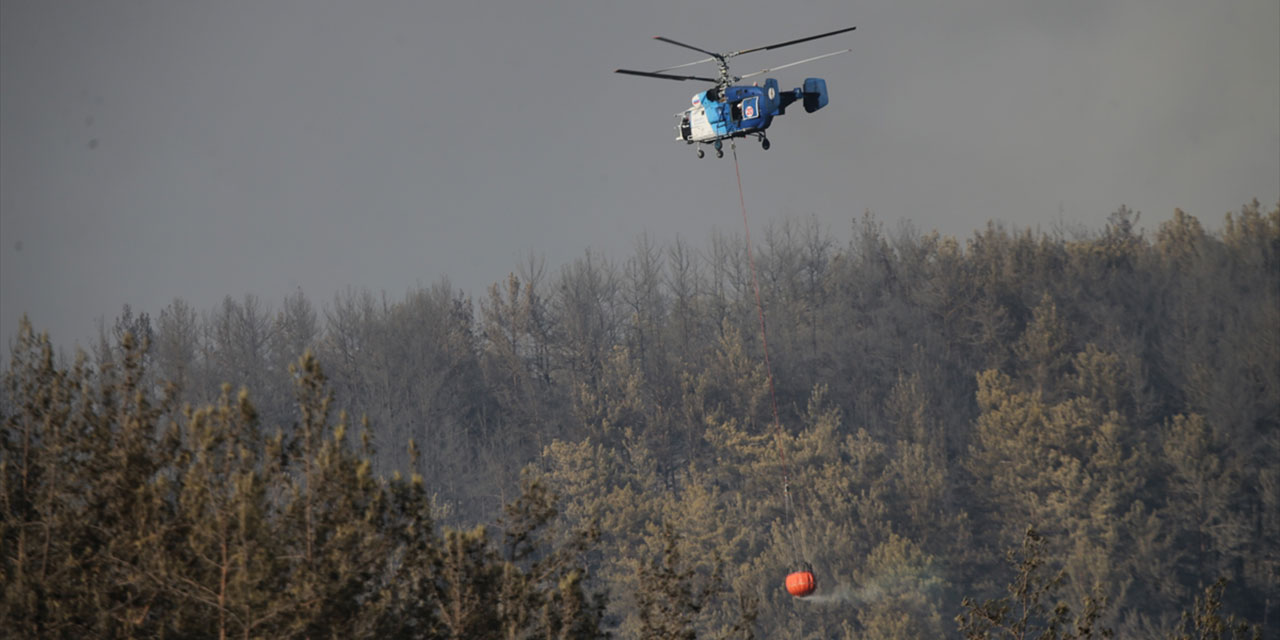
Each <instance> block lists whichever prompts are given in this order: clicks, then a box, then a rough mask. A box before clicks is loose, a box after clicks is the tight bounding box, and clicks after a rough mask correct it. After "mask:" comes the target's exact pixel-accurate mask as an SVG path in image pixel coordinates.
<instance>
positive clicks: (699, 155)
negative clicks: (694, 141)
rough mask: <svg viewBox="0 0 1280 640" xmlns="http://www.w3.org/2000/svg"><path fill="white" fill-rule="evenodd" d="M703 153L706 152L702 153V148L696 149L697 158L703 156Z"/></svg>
mask: <svg viewBox="0 0 1280 640" xmlns="http://www.w3.org/2000/svg"><path fill="white" fill-rule="evenodd" d="M705 155H707V154H705V153H703V152H702V149H698V157H699V158H701V157H702V156H705Z"/></svg>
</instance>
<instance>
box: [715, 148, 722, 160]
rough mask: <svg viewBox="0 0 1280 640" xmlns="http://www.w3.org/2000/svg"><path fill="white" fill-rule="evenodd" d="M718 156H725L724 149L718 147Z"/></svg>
mask: <svg viewBox="0 0 1280 640" xmlns="http://www.w3.org/2000/svg"><path fill="white" fill-rule="evenodd" d="M716 157H717V158H723V157H724V149H716Z"/></svg>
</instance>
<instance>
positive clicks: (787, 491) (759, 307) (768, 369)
mask: <svg viewBox="0 0 1280 640" xmlns="http://www.w3.org/2000/svg"><path fill="white" fill-rule="evenodd" d="M730 148H731V149H732V150H733V174H734V176H736V177H737V178H738V203H739V204H741V205H742V228H743V229H745V230H746V234H747V264H748V265H750V267H751V286H752V287H753V288H754V289H755V292H756V311H757V313H758V314H759V316H760V342H761V344H763V345H764V370H765V373H767V374H768V376H769V398H770V400H771V401H772V402H773V427H774V441H775V442H777V444H778V457H779V458H780V459H781V460H782V493H783V497H784V499H785V500H786V509H787V518H788V519H790V517H791V471H790V469H789V468H788V466H787V452H786V450H785V449H783V447H782V438H783V435H784V434H783V432H782V421H781V420H779V419H778V393H777V391H776V390H775V389H774V386H773V365H772V364H771V363H770V362H769V338H768V336H767V335H765V324H764V303H763V302H762V301H761V299H760V280H759V279H758V278H756V260H755V257H754V256H753V254H752V252H751V225H749V224H747V201H746V198H744V197H743V195H742V173H741V172H740V171H739V170H738V146H737V145H736V144H734V143H730Z"/></svg>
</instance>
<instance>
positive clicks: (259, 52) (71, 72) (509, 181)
mask: <svg viewBox="0 0 1280 640" xmlns="http://www.w3.org/2000/svg"><path fill="white" fill-rule="evenodd" d="M848 25H857V26H858V30H857V31H856V32H853V33H851V34H846V35H841V36H836V37H833V38H829V39H827V40H823V41H818V42H812V43H806V44H802V45H798V46H795V47H791V48H788V49H782V50H775V51H769V52H760V53H754V54H749V55H745V56H742V57H739V58H737V59H735V60H734V65H733V70H734V71H735V72H737V73H745V72H750V71H755V70H757V69H760V68H763V67H772V66H777V65H779V64H782V63H786V62H790V61H792V60H798V59H800V58H805V57H809V56H811V55H815V54H818V53H824V52H826V51H831V50H835V49H841V48H852V49H853V54H852V55H847V56H839V57H836V58H831V59H827V60H822V61H819V62H815V63H813V64H810V65H806V66H802V67H796V68H792V69H787V70H784V71H781V72H779V73H777V74H772V75H774V77H777V78H778V79H779V81H780V83H781V84H782V85H783V86H784V87H785V88H789V87H794V86H798V85H799V84H800V83H801V82H802V81H803V79H804V77H805V76H809V75H812V76H820V77H824V78H826V79H827V83H828V88H829V90H830V94H831V104H830V106H828V107H827V108H826V109H824V110H822V111H820V112H818V113H815V114H812V115H810V114H805V113H804V112H803V110H799V109H796V110H793V111H792V112H790V113H788V114H787V115H786V116H784V117H782V118H779V119H778V120H775V122H774V125H773V127H772V128H771V129H770V132H769V133H770V139H771V140H772V141H773V148H772V149H771V150H770V151H768V152H764V151H762V150H761V149H760V148H759V146H758V145H757V144H756V143H754V142H748V143H745V145H743V146H741V147H740V149H739V151H740V157H741V161H742V173H743V180H744V182H745V186H746V199H747V206H748V209H749V212H750V214H751V220H752V224H753V225H755V227H753V231H756V230H758V229H762V228H763V225H764V224H765V223H767V222H768V221H770V220H779V219H781V218H783V217H784V216H787V215H800V216H807V215H811V214H812V215H816V216H817V217H818V218H819V219H820V220H822V221H823V223H824V224H826V225H828V226H829V228H830V229H831V231H832V232H833V234H835V235H836V236H837V237H840V238H844V237H847V235H848V229H849V225H850V221H851V220H853V219H854V218H855V217H857V216H860V215H861V213H862V212H863V211H865V210H870V211H872V212H873V213H875V214H876V216H877V217H878V218H879V219H880V220H881V221H883V222H884V223H885V224H886V226H888V227H889V228H893V226H894V225H896V224H897V222H898V221H900V220H911V221H912V222H914V223H915V225H916V226H918V227H920V228H922V229H924V230H930V229H937V230H939V231H941V232H943V233H947V234H953V235H958V236H960V237H962V238H963V237H967V236H969V235H970V234H971V233H972V231H974V230H976V229H979V228H981V227H982V226H983V225H984V224H985V222H986V221H987V220H989V219H997V220H1002V221H1005V222H1007V223H1009V224H1013V225H1018V226H1020V227H1028V226H1036V225H1039V226H1041V227H1043V228H1046V229H1047V228H1050V227H1052V226H1053V225H1055V224H1058V223H1065V224H1068V225H1077V224H1082V225H1087V226H1089V227H1092V228H1099V227H1101V225H1102V224H1103V223H1104V221H1105V219H1106V216H1107V214H1109V213H1110V212H1112V211H1114V210H1115V209H1116V208H1118V207H1119V206H1120V205H1121V204H1125V205H1128V206H1129V207H1130V208H1133V209H1137V210H1139V211H1141V212H1142V214H1143V217H1142V226H1144V227H1145V228H1147V229H1154V228H1155V226H1156V225H1157V224H1158V223H1159V222H1161V221H1163V220H1166V219H1168V218H1169V217H1170V216H1171V215H1172V213H1173V209H1174V207H1181V208H1182V209H1183V210H1185V211H1187V212H1188V213H1191V214H1193V215H1196V216H1198V217H1200V218H1201V220H1202V221H1203V222H1205V224H1206V225H1208V226H1210V227H1213V228H1217V227H1218V226H1219V225H1220V223H1221V220H1222V215H1223V214H1224V213H1225V212H1227V211H1229V210H1238V208H1239V207H1240V205H1242V204H1244V203H1245V202H1248V201H1249V200H1251V199H1252V198H1255V197H1256V198H1258V199H1259V200H1261V201H1262V202H1263V204H1264V205H1266V206H1268V207H1269V206H1271V205H1272V204H1274V203H1275V202H1276V201H1277V200H1278V199H1280V40H1278V39H1277V37H1276V34H1277V32H1280V2H1276V0H1225V1H1223V2H1204V1H1203V0H1081V1H1078V2H1047V1H1040V2H1034V1H1033V2H1027V1H1015V0H920V1H913V2H902V1H900V0H866V1H864V2H855V3H851V2H839V1H834V0H825V1H789V2H777V1H773V2H765V1H761V0H737V1H729V0H713V1H693V2H691V1H690V0H656V1H651V2H634V1H630V2H623V1H620V0H564V1H557V2H549V1H546V0H466V1H457V2H440V1H436V2H430V1H427V2H422V1H410V0H397V1H382V0H370V1H361V2H354V1H342V2H339V1H336V0H223V1H220V2H198V1H194V0H180V1H176V2H175V1H172V0H132V1H126V0H108V1H102V0H58V1H49V0H0V340H5V341H7V339H8V338H10V337H11V336H12V335H13V334H14V333H15V331H16V327H17V322H18V318H19V317H20V316H21V314H22V313H24V312H25V313H27V314H29V315H30V317H31V318H32V320H33V321H34V322H35V324H36V326H37V328H41V329H47V330H49V331H50V332H51V333H52V335H53V338H54V340H55V341H56V342H59V343H62V344H67V345H69V344H71V343H73V342H80V343H82V344H83V343H85V341H86V340H87V339H88V338H90V337H91V336H92V335H93V333H94V327H95V326H96V322H95V319H96V318H98V317H105V318H107V319H108V320H109V319H111V318H113V317H114V316H115V315H116V314H117V313H118V312H119V310H120V308H121V305H123V304H126V303H127V304H130V305H132V306H133V307H134V308H135V309H136V310H139V311H146V312H149V313H152V314H156V313H158V312H159V310H160V309H161V308H162V307H163V306H164V305H166V304H167V303H169V302H170V301H171V300H172V299H173V298H175V297H181V298H183V299H185V300H187V301H188V302H189V303H191V304H193V305H194V306H196V308H198V309H208V308H211V307H212V306H214V305H215V304H217V303H218V302H219V301H220V300H221V298H222V297H223V296H224V295H228V294H229V295H232V296H235V297H237V298H238V297H240V296H242V295H244V294H247V293H252V294H255V295H257V296H259V297H260V298H262V299H263V300H264V301H265V302H268V303H270V304H271V305H272V306H274V307H278V302H279V300H280V299H281V298H282V297H283V296H285V295H287V294H289V293H291V292H292V291H294V290H295V289H296V288H298V287H301V288H302V290H303V291H304V292H305V293H306V294H307V295H308V297H310V298H311V299H312V300H313V301H315V302H318V303H326V302H327V301H328V300H330V299H331V298H332V296H333V294H334V293H336V292H337V291H339V290H341V289H343V288H345V287H347V286H354V287H368V288H370V289H373V290H375V291H378V290H385V291H386V292H387V293H388V294H389V295H392V296H393V297H398V296H400V295H402V294H403V293H404V292H405V291H406V290H408V289H409V288H411V287H413V286H415V285H416V284H419V283H421V284H429V283H431V282H434V281H436V280H437V279H438V278H440V277H441V276H445V275H447V276H449V277H450V278H451V279H452V281H453V283H454V285H455V286H458V287H461V288H463V289H465V290H467V291H469V292H471V293H474V294H479V293H481V292H482V291H483V289H484V287H485V286H487V285H488V284H489V283H491V282H494V281H497V280H499V279H501V278H503V277H504V276H505V275H506V274H507V273H508V272H509V271H512V270H513V269H515V267H516V265H517V264H518V263H520V262H521V260H522V259H523V258H524V257H525V256H527V255H529V254H531V253H532V254H536V255H540V256H543V257H545V259H546V263H547V265H548V266H549V267H551V268H553V269H555V268H557V267H558V266H559V265H561V264H564V263H566V262H569V261H571V260H573V259H574V258H577V257H579V256H581V255H583V252H584V251H585V250H586V249H587V248H591V249H593V250H596V251H600V252H603V253H605V254H607V255H608V256H609V257H610V258H613V259H615V260H621V259H625V257H627V256H628V255H629V254H630V252H631V248H632V246H633V243H634V242H635V241H636V240H637V238H638V236H639V235H640V234H641V233H648V234H649V235H650V236H651V237H652V238H653V239H654V240H656V241H658V242H660V243H665V242H669V241H670V240H672V239H674V238H675V237H676V235H679V236H681V237H683V238H685V239H687V240H689V241H691V242H692V243H693V244H695V245H696V246H703V245H704V244H705V241H706V239H707V237H708V235H709V234H710V233H711V231H712V230H713V229H722V230H725V231H728V232H738V231H740V229H741V221H740V214H739V212H738V209H737V194H736V193H735V185H734V176H733V164H732V161H731V160H730V159H728V158H726V159H724V160H719V161H717V160H715V159H714V158H713V157H711V155H710V154H708V157H707V158H706V159H704V160H697V159H696V158H695V157H694V154H693V152H692V149H691V148H688V147H685V146H684V145H682V144H678V143H676V142H675V141H674V140H673V138H674V135H675V134H674V131H673V130H672V125H673V124H674V119H673V117H672V114H674V113H675V112H677V111H679V110H681V109H683V108H684V106H685V105H687V104H688V101H689V97H690V96H691V95H692V94H693V93H695V92H696V91H698V90H700V89H701V88H704V87H701V86H699V85H697V84H695V83H692V82H684V83H678V82H668V81H663V80H654V79H648V78H636V77H628V76H621V75H616V74H613V73H612V70H613V69H614V68H616V67H627V68H633V69H656V68H661V67H666V66H671V65H674V64H678V63H682V62H688V61H691V60H694V59H697V57H698V55H697V54H696V53H694V52H690V51H686V50H683V49H679V48H677V47H672V46H670V45H666V44H663V43H661V42H657V41H654V40H652V39H651V36H654V35H665V36H668V37H671V38H674V39H676V40H681V41H684V42H689V43H691V44H695V45H698V46H701V47H703V48H705V49H710V50H717V51H729V50H736V49H743V48H748V47H754V46H760V45H764V44H769V43H773V42H778V41H781V40H788V39H792V38H797V37H802V36H806V35H810V34H813V33H819V32H822V31H827V30H831V29H835V28H839V27H843V26H848ZM686 54H690V55H686ZM706 71H707V72H708V73H711V72H713V69H711V68H710V67H709V66H708V68H707V69H706Z"/></svg>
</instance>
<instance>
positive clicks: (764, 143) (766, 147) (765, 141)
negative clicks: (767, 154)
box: [760, 138, 769, 151]
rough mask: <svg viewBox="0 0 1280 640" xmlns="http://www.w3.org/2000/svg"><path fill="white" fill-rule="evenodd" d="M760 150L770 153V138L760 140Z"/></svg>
mask: <svg viewBox="0 0 1280 640" xmlns="http://www.w3.org/2000/svg"><path fill="white" fill-rule="evenodd" d="M760 148H761V149H764V150H765V151H768V150H769V139H768V138H760Z"/></svg>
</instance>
